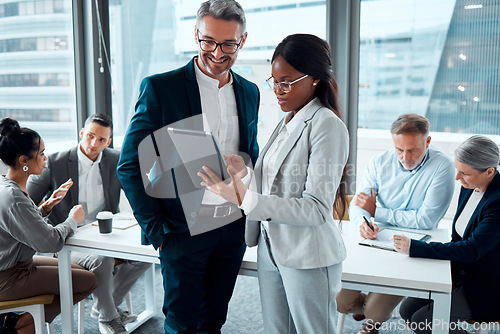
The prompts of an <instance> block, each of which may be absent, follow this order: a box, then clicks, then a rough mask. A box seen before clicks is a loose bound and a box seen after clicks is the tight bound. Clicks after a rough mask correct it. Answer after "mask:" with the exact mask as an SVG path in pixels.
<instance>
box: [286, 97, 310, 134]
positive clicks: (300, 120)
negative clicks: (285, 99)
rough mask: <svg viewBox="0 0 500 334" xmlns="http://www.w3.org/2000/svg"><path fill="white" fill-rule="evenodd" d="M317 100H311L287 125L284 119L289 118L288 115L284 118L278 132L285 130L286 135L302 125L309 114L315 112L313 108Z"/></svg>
mask: <svg viewBox="0 0 500 334" xmlns="http://www.w3.org/2000/svg"><path fill="white" fill-rule="evenodd" d="M316 101H317V98H314V99H312V100H311V101H310V102H309V103H308V104H306V105H305V106H304V107H302V109H300V110H299V111H298V112H297V113H296V114H295V115H294V116H293V117H292V119H291V120H290V121H288V123H286V119H287V118H288V117H290V114H288V115H286V116H285V119H284V120H283V123H282V124H281V127H280V132H281V131H283V128H285V129H286V132H287V133H289V134H290V133H292V132H293V131H294V130H295V129H296V128H297V126H298V125H299V124H301V123H303V122H304V120H305V119H306V118H307V117H308V116H309V113H311V112H312V111H316V109H315V108H314V107H313V106H314V105H315V104H316Z"/></svg>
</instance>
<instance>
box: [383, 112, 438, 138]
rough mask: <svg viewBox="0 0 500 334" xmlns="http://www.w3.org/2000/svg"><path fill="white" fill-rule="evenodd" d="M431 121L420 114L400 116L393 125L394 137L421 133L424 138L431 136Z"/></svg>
mask: <svg viewBox="0 0 500 334" xmlns="http://www.w3.org/2000/svg"><path fill="white" fill-rule="evenodd" d="M429 127H430V124H429V120H428V119H427V118H425V117H424V116H421V115H418V114H403V115H400V116H399V117H398V118H397V119H396V120H395V121H394V122H393V123H392V125H391V133H392V134H393V135H404V134H408V133H420V134H423V135H424V136H427V135H428V134H429Z"/></svg>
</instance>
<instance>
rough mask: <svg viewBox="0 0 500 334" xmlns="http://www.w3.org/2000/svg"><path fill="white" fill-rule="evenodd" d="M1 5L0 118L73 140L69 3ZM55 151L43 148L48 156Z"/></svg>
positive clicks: (47, 0)
mask: <svg viewBox="0 0 500 334" xmlns="http://www.w3.org/2000/svg"><path fill="white" fill-rule="evenodd" d="M3 2H4V3H2V4H0V101H1V103H0V117H11V118H14V119H17V120H18V121H19V123H20V124H21V126H27V127H30V128H32V129H34V130H36V131H38V132H39V133H40V135H41V136H42V138H43V139H44V140H45V142H47V143H50V142H54V141H57V142H61V141H72V142H73V144H74V142H75V141H76V139H77V137H76V134H77V129H76V103H75V83H74V82H75V79H74V77H75V75H74V65H73V31H72V16H71V15H72V13H71V0H37V1H9V2H5V1H3ZM57 149H58V147H55V145H54V146H51V145H47V150H48V151H54V150H57Z"/></svg>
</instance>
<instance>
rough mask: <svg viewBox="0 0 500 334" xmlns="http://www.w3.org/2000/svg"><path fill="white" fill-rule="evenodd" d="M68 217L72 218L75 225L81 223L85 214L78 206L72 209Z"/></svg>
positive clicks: (79, 205)
mask: <svg viewBox="0 0 500 334" xmlns="http://www.w3.org/2000/svg"><path fill="white" fill-rule="evenodd" d="M68 217H70V218H73V219H74V220H76V222H77V223H81V222H82V221H83V219H84V218H85V212H84V211H83V208H82V205H81V204H78V205H75V206H74V207H72V208H71V210H70V211H69V214H68Z"/></svg>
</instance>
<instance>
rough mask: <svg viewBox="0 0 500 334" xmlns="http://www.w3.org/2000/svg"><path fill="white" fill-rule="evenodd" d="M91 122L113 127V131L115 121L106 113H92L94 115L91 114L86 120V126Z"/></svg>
mask: <svg viewBox="0 0 500 334" xmlns="http://www.w3.org/2000/svg"><path fill="white" fill-rule="evenodd" d="M90 123H97V124H99V125H102V126H104V127H106V128H111V132H113V121H112V120H111V117H109V116H108V115H106V114H92V115H90V116H89V117H88V118H87V119H86V120H85V125H84V126H87V125H89V124H90Z"/></svg>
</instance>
